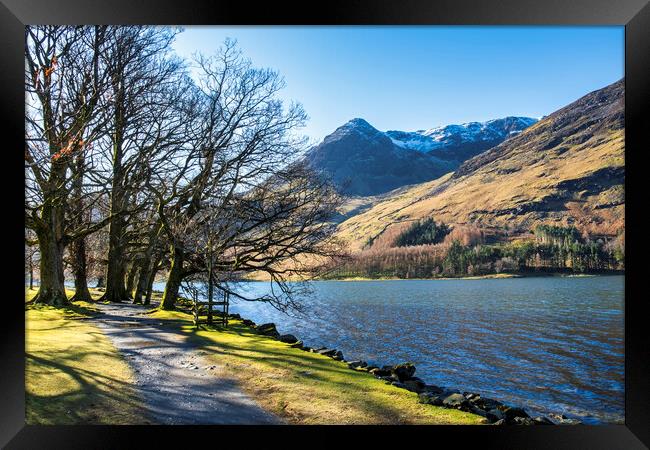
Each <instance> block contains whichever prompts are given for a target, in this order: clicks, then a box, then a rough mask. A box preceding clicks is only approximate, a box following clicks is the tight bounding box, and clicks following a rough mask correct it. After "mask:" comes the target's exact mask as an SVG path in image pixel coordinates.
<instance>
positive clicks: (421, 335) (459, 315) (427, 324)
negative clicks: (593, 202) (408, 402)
mask: <svg viewBox="0 0 650 450" xmlns="http://www.w3.org/2000/svg"><path fill="white" fill-rule="evenodd" d="M312 285H313V292H312V293H311V295H309V296H306V297H305V298H304V299H303V302H304V304H305V305H306V315H305V316H302V317H288V316H286V315H284V314H282V313H280V312H277V311H275V310H274V309H273V308H271V307H270V306H268V305H264V304H260V303H250V302H242V301H239V302H235V304H234V305H233V306H231V311H232V312H238V313H240V314H242V316H244V317H246V318H250V319H252V320H254V321H255V322H257V323H263V322H276V324H277V325H278V330H279V331H280V332H281V333H292V334H295V335H297V336H298V337H299V338H300V339H302V340H303V341H304V342H305V344H306V345H309V346H327V347H335V348H337V349H340V350H341V351H342V352H343V354H344V356H345V357H346V359H348V360H352V359H363V360H366V361H368V362H369V363H374V364H390V363H398V362H403V361H411V362H413V363H414V364H415V365H416V366H417V375H418V376H419V377H420V378H422V379H424V380H425V381H426V382H429V383H431V384H436V385H440V386H446V387H457V388H459V389H461V390H468V391H474V392H479V393H481V394H483V395H484V396H488V397H492V398H495V399H498V400H501V401H504V402H506V403H512V404H515V405H520V406H523V407H525V408H527V409H528V410H529V411H531V412H539V413H548V412H557V413H564V414H566V415H567V416H572V417H578V418H580V419H582V420H583V421H584V422H587V423H602V422H622V421H623V417H624V403H623V400H624V362H623V361H624V360H623V291H624V289H623V287H624V277H623V276H604V277H576V278H514V279H486V280H404V281H358V282H355V281H318V282H313V283H312ZM237 288H238V289H240V290H242V291H245V292H246V294H247V295H253V294H255V293H260V292H264V291H265V290H267V289H268V288H269V285H268V283H255V282H251V283H240V284H239V285H238V286H237Z"/></svg>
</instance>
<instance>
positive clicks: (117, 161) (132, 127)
mask: <svg viewBox="0 0 650 450" xmlns="http://www.w3.org/2000/svg"><path fill="white" fill-rule="evenodd" d="M111 30H112V31H113V34H114V39H113V41H112V42H111V45H110V46H109V47H108V48H107V49H106V52H105V53H104V55H103V59H104V61H105V64H106V71H107V73H108V76H109V78H110V83H109V85H110V87H109V94H108V95H109V98H110V105H111V123H110V140H109V145H108V146H107V152H108V154H107V155H106V156H107V160H108V161H110V164H109V165H110V168H109V170H108V179H107V183H108V184H110V192H111V196H110V214H111V220H110V225H109V247H108V257H107V269H106V292H105V294H104V296H103V299H104V300H109V301H115V302H119V301H123V300H126V299H127V298H129V297H130V293H128V292H127V290H126V286H125V275H126V264H124V262H125V259H126V257H127V252H128V240H129V238H130V236H128V224H129V222H130V217H131V215H132V214H134V213H135V212H137V211H138V210H139V208H141V207H143V204H142V203H141V202H137V201H133V202H129V198H130V197H132V196H137V194H138V190H139V189H141V188H143V186H144V181H145V179H146V177H147V176H149V175H148V170H149V166H148V161H149V160H150V159H155V158H156V153H157V152H161V151H164V145H161V142H162V141H164V140H165V139H168V138H169V136H170V134H171V133H172V131H173V129H174V128H175V127H177V126H179V125H180V124H179V122H178V121H176V120H174V118H170V117H169V115H168V114H167V112H168V111H171V107H172V106H173V105H174V104H175V103H176V102H177V101H178V99H179V96H181V95H182V94H183V93H182V91H181V89H179V87H180V86H179V85H180V84H181V81H182V80H181V79H182V77H183V76H184V74H183V72H182V64H181V62H180V60H179V59H178V58H175V57H173V55H170V43H171V41H172V40H173V38H174V36H175V34H176V30H174V29H171V28H156V27H114V28H112V29H111ZM165 127H167V128H165Z"/></svg>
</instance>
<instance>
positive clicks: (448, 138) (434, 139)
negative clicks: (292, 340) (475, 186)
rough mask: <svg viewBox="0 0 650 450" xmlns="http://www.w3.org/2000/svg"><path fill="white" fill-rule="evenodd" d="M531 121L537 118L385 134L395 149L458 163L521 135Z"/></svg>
mask: <svg viewBox="0 0 650 450" xmlns="http://www.w3.org/2000/svg"><path fill="white" fill-rule="evenodd" d="M535 122H537V119H533V118H530V117H505V118H503V119H495V120H488V121H487V122H469V123H464V124H460V125H447V126H444V127H438V128H432V129H429V130H420V131H415V132H404V131H387V132H386V134H387V135H388V136H389V137H390V138H391V139H392V140H393V142H394V143H395V144H396V145H397V146H399V147H403V148H408V149H411V150H417V151H420V152H424V153H429V154H431V155H434V156H436V157H438V158H442V159H445V160H449V161H455V162H456V163H461V162H463V161H465V160H467V159H469V158H471V157H473V156H476V155H478V154H479V153H482V152H483V151H485V150H487V149H490V148H492V147H495V146H496V145H499V144H500V143H501V142H503V141H505V140H506V139H507V138H509V137H512V136H515V135H517V134H519V133H521V132H522V131H523V130H525V129H526V128H528V127H529V126H531V125H533V124H534V123H535Z"/></svg>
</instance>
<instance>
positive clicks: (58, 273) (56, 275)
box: [34, 230, 69, 306]
mask: <svg viewBox="0 0 650 450" xmlns="http://www.w3.org/2000/svg"><path fill="white" fill-rule="evenodd" d="M37 236H38V249H39V252H40V254H41V262H40V273H41V282H40V285H39V288H38V293H37V294H36V296H35V297H34V302H36V303H41V304H47V305H54V306H64V305H67V304H69V302H68V297H67V296H66V295H65V286H64V276H63V245H62V244H61V243H60V242H57V241H56V239H54V237H53V236H52V235H51V234H50V233H48V232H47V231H45V230H39V232H37Z"/></svg>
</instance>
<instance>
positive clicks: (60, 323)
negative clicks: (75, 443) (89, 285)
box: [25, 290, 146, 425]
mask: <svg viewBox="0 0 650 450" xmlns="http://www.w3.org/2000/svg"><path fill="white" fill-rule="evenodd" d="M35 294H36V290H27V291H26V300H27V307H26V311H25V319H26V321H25V344H26V345H25V357H26V361H25V410H26V422H27V423H28V424H39V425H72V424H143V423H146V420H145V419H144V416H143V411H142V408H141V404H140V401H139V398H138V394H137V392H136V391H135V389H134V386H133V374H132V372H131V369H130V368H129V366H128V364H127V363H126V361H124V359H123V358H122V357H121V356H120V354H119V353H118V351H117V349H116V348H115V347H114V346H113V345H112V344H111V342H110V341H109V340H108V339H107V338H106V336H104V334H102V332H101V330H100V329H99V328H97V327H96V326H95V325H93V324H92V321H91V320H86V319H88V318H89V317H91V316H92V314H93V313H94V312H95V308H94V306H93V305H92V304H91V303H85V302H75V303H74V305H71V306H70V307H68V308H55V307H50V306H42V305H33V304H30V303H29V300H31V298H32V297H33V296H34V295H35ZM93 294H94V296H98V294H99V293H98V292H93ZM71 296H72V293H71V292H68V297H71Z"/></svg>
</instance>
